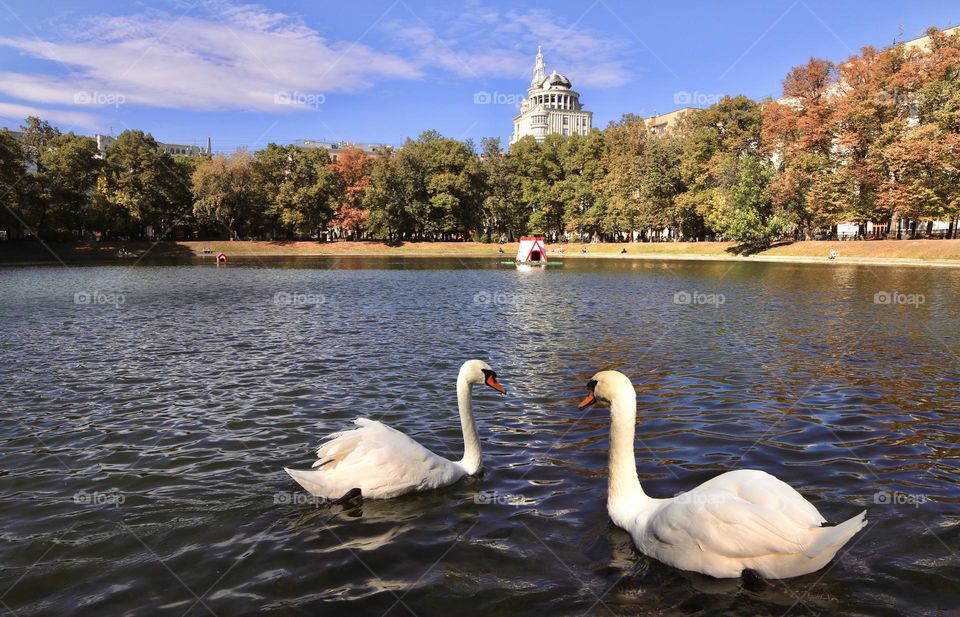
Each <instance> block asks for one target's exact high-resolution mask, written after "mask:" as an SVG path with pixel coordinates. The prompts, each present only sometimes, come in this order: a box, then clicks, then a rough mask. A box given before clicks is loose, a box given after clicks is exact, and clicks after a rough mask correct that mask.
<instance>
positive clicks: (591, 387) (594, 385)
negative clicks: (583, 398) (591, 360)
mask: <svg viewBox="0 0 960 617" xmlns="http://www.w3.org/2000/svg"><path fill="white" fill-rule="evenodd" d="M596 389H597V380H596V379H591V380H590V381H588V382H587V390H590V391H591V392H593V391H594V390H596Z"/></svg>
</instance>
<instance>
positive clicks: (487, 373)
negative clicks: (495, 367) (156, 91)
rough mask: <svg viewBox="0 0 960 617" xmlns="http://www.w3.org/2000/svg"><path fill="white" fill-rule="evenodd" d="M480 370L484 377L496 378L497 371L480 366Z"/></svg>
mask: <svg viewBox="0 0 960 617" xmlns="http://www.w3.org/2000/svg"><path fill="white" fill-rule="evenodd" d="M480 370H481V371H483V376H484V377H486V378H487V379H490V378H491V377H493V378H494V379H496V378H497V373H496V372H495V371H491V370H490V369H488V368H482V369H480Z"/></svg>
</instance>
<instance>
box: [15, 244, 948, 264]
mask: <svg viewBox="0 0 960 617" xmlns="http://www.w3.org/2000/svg"><path fill="white" fill-rule="evenodd" d="M121 246H122V247H124V248H125V249H126V250H127V251H130V252H133V253H135V254H137V255H143V254H145V253H146V254H147V255H148V256H149V257H193V256H200V255H203V250H204V249H210V250H211V251H212V252H213V253H214V254H216V253H219V252H221V251H223V252H225V253H226V254H227V255H229V256H230V257H231V258H235V257H240V258H243V257H254V256H257V257H261V256H263V257H265V256H281V255H302V256H310V255H341V256H347V255H361V256H363V255H368V256H380V255H386V256H393V255H395V256H410V257H417V256H423V257H430V256H436V257H439V256H458V257H500V258H504V259H512V258H513V257H514V255H515V251H516V246H517V245H516V244H515V243H508V244H505V245H503V246H502V248H503V251H504V252H503V253H499V252H498V250H497V249H498V245H496V244H480V243H474V242H405V243H403V244H401V245H400V246H388V245H385V244H383V243H380V242H329V243H318V242H269V241H252V242H248V241H242V242H227V241H213V242H203V241H198V242H194V241H190V242H160V243H157V244H156V245H151V244H150V243H147V242H123V243H116V242H104V243H99V244H96V243H52V244H47V245H46V247H45V246H44V245H41V244H40V243H23V242H10V243H0V261H2V262H6V263H15V262H53V263H56V262H57V257H59V259H61V260H63V261H74V260H83V259H85V258H92V259H97V260H99V259H115V258H116V256H117V251H118V249H119V248H120V247H121ZM583 246H585V245H583V244H579V243H568V244H566V245H564V248H565V253H564V255H563V257H566V258H579V257H611V258H622V259H630V258H668V259H746V260H756V261H767V260H769V261H827V259H826V257H827V254H828V253H829V252H830V250H831V249H835V250H836V251H837V252H839V254H840V257H839V260H838V261H839V262H841V263H842V262H867V263H883V262H891V263H900V262H903V263H907V262H918V261H921V262H927V261H929V262H932V263H938V262H941V263H942V262H946V261H956V262H958V265H960V240H873V241H863V242H831V241H811V242H794V243H792V244H786V245H781V246H776V247H773V248H770V249H767V250H765V251H761V252H758V253H756V254H754V255H751V256H749V257H738V256H737V255H735V254H734V253H733V252H732V249H733V248H734V246H735V245H734V244H733V243H732V242H659V243H643V244H639V243H634V244H630V243H603V244H588V245H586V247H587V251H588V252H587V254H586V255H583V254H582V253H581V252H580V249H581V248H583ZM558 247H559V245H555V244H548V245H547V252H548V254H550V255H551V257H558V256H559V255H558V253H557V248H558ZM623 248H626V250H627V253H626V254H624V255H621V254H620V250H621V249H623ZM48 249H49V250H48ZM54 255H56V257H54ZM124 261H127V260H124Z"/></svg>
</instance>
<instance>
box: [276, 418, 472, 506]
mask: <svg viewBox="0 0 960 617" xmlns="http://www.w3.org/2000/svg"><path fill="white" fill-rule="evenodd" d="M354 423H355V424H356V425H357V428H355V429H351V430H347V431H341V432H339V433H334V434H332V435H330V437H328V438H327V440H326V441H325V442H324V443H323V444H322V445H321V446H320V447H319V448H317V461H316V462H315V463H314V464H313V469H311V470H307V471H301V470H295V469H287V473H289V474H290V476H291V477H293V479H294V480H296V481H297V482H298V483H299V484H300V485H301V486H303V488H304V489H306V490H307V491H309V492H310V493H311V494H312V495H314V496H316V497H322V498H325V499H336V498H339V497H342V496H343V495H344V494H345V493H347V492H348V491H350V490H351V489H354V488H359V489H360V491H361V494H362V495H364V496H365V497H371V498H378V499H387V498H390V497H396V496H398V495H402V494H404V493H409V492H412V491H419V490H429V489H433V488H437V487H439V486H445V485H447V484H451V483H452V482H455V481H456V480H457V479H459V478H460V477H462V476H463V475H464V471H463V469H462V468H461V467H459V466H458V465H457V464H456V463H453V462H451V461H448V460H447V459H445V458H443V457H441V456H438V455H436V454H434V453H433V452H431V451H430V450H428V449H426V448H424V447H423V446H421V445H420V444H419V443H417V442H416V441H414V440H413V439H411V438H410V437H408V436H407V435H406V434H404V433H401V432H400V431H398V430H395V429H392V428H390V427H389V426H387V425H385V424H383V423H381V422H377V421H376V420H368V419H366V418H357V419H356V420H354Z"/></svg>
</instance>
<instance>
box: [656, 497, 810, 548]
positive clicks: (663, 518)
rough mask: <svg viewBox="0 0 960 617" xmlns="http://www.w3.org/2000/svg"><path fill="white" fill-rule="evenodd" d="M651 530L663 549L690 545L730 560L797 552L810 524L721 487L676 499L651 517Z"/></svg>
mask: <svg viewBox="0 0 960 617" xmlns="http://www.w3.org/2000/svg"><path fill="white" fill-rule="evenodd" d="M650 531H651V533H652V535H653V536H654V537H655V538H656V539H657V540H658V541H659V542H662V543H663V544H666V545H673V546H683V545H690V544H694V543H695V544H696V545H697V546H699V548H700V550H702V551H704V552H706V553H713V554H717V555H723V556H725V557H733V558H748V557H759V556H763V555H770V554H774V553H777V554H795V553H800V552H803V551H804V549H805V548H806V546H807V545H808V544H809V542H810V541H811V540H812V535H811V533H810V527H809V526H806V525H800V524H798V523H797V522H796V521H795V520H793V518H791V517H790V516H787V515H785V514H784V513H783V512H781V511H777V510H773V509H770V508H768V507H765V506H761V505H757V504H754V503H750V502H749V501H746V500H744V499H742V498H740V497H738V496H737V495H735V494H733V493H731V492H730V491H726V490H723V489H709V490H704V491H695V492H694V493H693V494H690V493H687V494H684V495H680V496H679V497H677V498H675V499H674V500H673V501H671V503H669V504H667V505H665V506H664V507H663V508H661V509H660V511H659V512H657V514H656V515H654V517H653V518H652V519H651V521H650Z"/></svg>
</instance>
